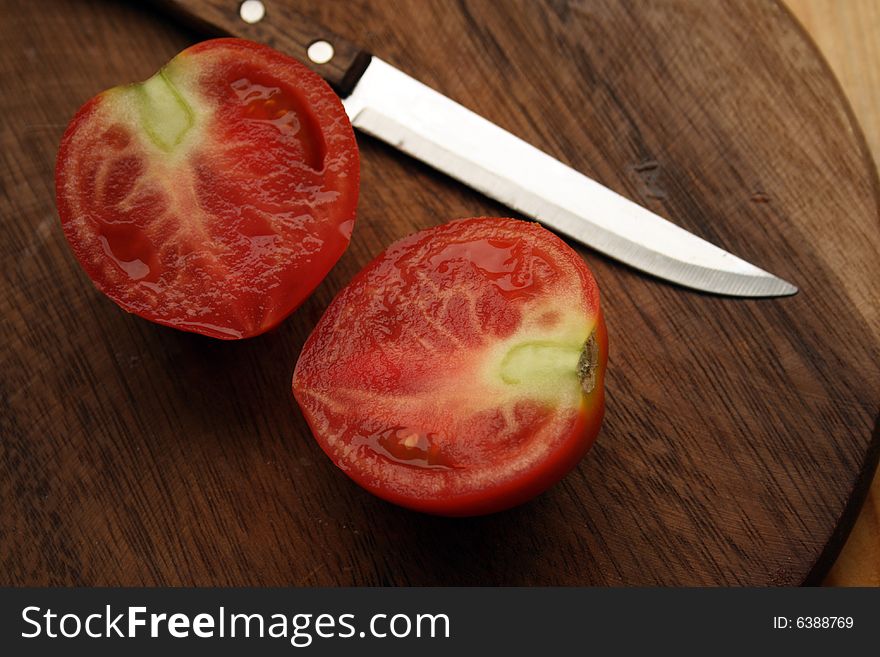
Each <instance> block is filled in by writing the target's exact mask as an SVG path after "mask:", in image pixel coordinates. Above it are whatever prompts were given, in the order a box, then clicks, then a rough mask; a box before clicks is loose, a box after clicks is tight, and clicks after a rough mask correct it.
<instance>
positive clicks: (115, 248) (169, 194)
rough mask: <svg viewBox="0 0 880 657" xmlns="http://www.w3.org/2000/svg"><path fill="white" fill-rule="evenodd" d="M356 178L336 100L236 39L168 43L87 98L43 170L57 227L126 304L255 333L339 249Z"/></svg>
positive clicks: (306, 74)
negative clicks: (136, 71) (161, 57)
mask: <svg viewBox="0 0 880 657" xmlns="http://www.w3.org/2000/svg"><path fill="white" fill-rule="evenodd" d="M358 183H359V169H358V151H357V144H356V142H355V138H354V133H353V131H352V128H351V124H350V123H349V121H348V117H347V116H346V114H345V111H344V109H343V107H342V103H341V102H340V101H339V98H338V97H337V96H336V94H334V93H333V91H332V90H331V89H330V87H329V86H328V85H327V83H326V82H324V80H322V79H321V78H320V77H319V76H318V75H316V74H315V73H312V72H311V71H309V70H308V69H307V68H306V67H305V66H303V65H302V64H300V63H298V62H297V61H295V60H293V59H291V58H289V57H287V56H285V55H282V54H281V53H279V52H276V51H274V50H272V49H271V48H269V47H267V46H262V45H259V44H256V43H251V42H249V41H244V40H241V39H216V40H213V41H205V42H203V43H199V44H197V45H195V46H192V47H191V48H188V49H187V50H184V51H183V52H181V53H180V54H179V55H177V56H176V57H175V58H174V59H172V60H171V61H170V62H169V63H168V64H167V65H166V66H165V67H164V68H163V69H162V70H161V71H159V72H158V73H157V74H156V75H154V76H153V77H151V78H150V79H148V80H146V81H145V82H142V83H140V84H131V85H127V86H122V87H115V88H113V89H110V90H108V91H105V92H103V93H101V94H99V95H97V96H96V97H95V98H93V99H91V100H90V101H88V102H87V103H86V104H85V105H84V106H83V107H82V108H80V110H79V111H78V112H77V114H76V116H75V117H74V118H73V120H72V121H71V123H70V125H69V126H68V128H67V131H66V132H65V133H64V137H63V138H62V141H61V147H60V150H59V152H58V160H57V165H56V170H55V185H56V196H57V203H58V211H59V214H60V216H61V223H62V226H63V228H64V233H65V235H66V237H67V240H68V242H69V243H70V246H71V248H72V250H73V252H74V254H75V255H76V258H77V259H78V260H79V262H80V264H81V265H82V267H83V268H84V269H85V271H86V272H87V273H88V275H89V276H90V277H91V279H92V280H93V281H94V283H95V285H96V286H97V287H98V289H99V290H101V291H102V292H104V293H105V294H106V295H107V296H109V297H110V298H111V299H113V301H115V302H116V303H117V304H119V305H120V306H121V307H122V308H124V309H125V310H127V311H129V312H133V313H136V314H137V315H140V316H141V317H144V318H146V319H149V320H152V321H154V322H158V323H159V324H164V325H167V326H172V327H174V328H178V329H182V330H185V331H194V332H197V333H202V334H205V335H209V336H212V337H216V338H224V339H235V338H245V337H249V336H253V335H257V334H259V333H263V332H265V331H267V330H269V329H271V328H273V327H274V326H276V325H277V324H278V323H279V322H280V321H281V320H283V319H284V318H285V317H286V316H287V315H288V314H290V313H291V312H292V311H293V310H294V309H295V308H296V307H297V306H298V305H299V304H300V303H301V302H302V301H303V300H304V299H305V298H306V297H307V296H308V295H309V294H310V293H311V291H312V290H313V289H314V288H315V287H316V286H317V284H318V283H319V282H320V281H321V279H323V278H324V276H325V275H326V274H327V272H328V271H329V270H330V268H331V267H332V266H333V265H334V264H335V263H336V261H337V260H338V259H339V257H340V256H341V255H342V253H343V252H344V251H345V249H346V247H347V246H348V242H349V239H350V237H351V232H352V228H353V226H354V218H355V207H356V205H357V196H358Z"/></svg>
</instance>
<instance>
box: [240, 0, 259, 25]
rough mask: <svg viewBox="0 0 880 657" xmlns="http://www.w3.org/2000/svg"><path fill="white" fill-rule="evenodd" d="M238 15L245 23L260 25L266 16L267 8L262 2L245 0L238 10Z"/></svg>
mask: <svg viewBox="0 0 880 657" xmlns="http://www.w3.org/2000/svg"><path fill="white" fill-rule="evenodd" d="M238 15H239V16H241V20H243V21H244V22H245V23H250V24H251V25H253V24H254V23H259V22H260V21H261V20H263V17H264V16H265V15H266V6H265V5H264V4H263V3H262V2H260V0H244V2H242V3H241V6H240V7H239V8H238Z"/></svg>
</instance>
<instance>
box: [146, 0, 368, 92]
mask: <svg viewBox="0 0 880 657" xmlns="http://www.w3.org/2000/svg"><path fill="white" fill-rule="evenodd" d="M159 4H161V5H163V6H165V7H167V8H168V9H169V10H171V11H172V12H173V13H175V14H177V15H178V16H179V17H180V18H182V19H184V20H186V21H187V22H189V23H191V24H192V25H193V26H194V27H197V28H200V29H204V30H206V31H207V32H209V33H212V34H216V35H220V34H223V35H228V36H235V37H241V38H244V39H250V40H251V41H259V42H261V43H265V44H266V45H269V46H271V47H273V48H275V49H277V50H280V51H282V52H284V53H286V54H288V55H292V56H293V57H295V58H296V59H298V60H299V61H301V62H302V63H303V64H305V65H306V66H308V67H309V68H310V69H312V70H313V71H314V72H315V73H317V74H318V75H320V76H321V77H322V78H324V79H325V80H327V82H329V83H330V85H331V86H332V87H333V88H334V89H335V90H336V93H338V94H339V95H340V96H341V97H343V98H345V97H346V96H348V95H349V94H350V93H351V92H352V90H353V89H354V87H355V85H356V84H357V82H358V80H359V79H360V77H361V76H362V75H363V74H364V71H366V70H367V66H368V65H369V63H370V53H368V52H366V51H365V50H361V49H360V48H358V47H357V46H355V45H354V44H353V43H351V42H349V41H346V40H345V39H343V38H342V37H339V36H337V35H336V34H334V33H333V32H331V31H330V30H328V29H327V28H325V27H324V26H323V25H321V24H320V23H317V22H315V21H313V20H312V19H310V18H308V17H307V16H304V15H303V14H301V13H299V12H298V11H296V10H294V9H291V8H290V7H289V6H288V5H287V3H285V2H281V1H280V0H275V1H274V2H273V1H272V0H261V1H260V2H259V3H256V4H255V3H254V2H253V0H251V1H250V2H249V3H248V2H240V1H239V0H161V1H160V2H159ZM245 5H247V6H245ZM260 5H262V11H261V10H260ZM248 9H250V10H251V13H250V14H249V13H248ZM245 17H247V18H249V19H250V20H254V19H255V18H256V19H257V20H256V21H255V22H248V21H247V20H245ZM258 17H259V18H258ZM321 41H324V42H326V43H328V44H330V46H332V50H330V51H329V52H330V53H332V56H331V57H330V59H329V60H328V61H323V60H324V59H325V58H326V55H327V54H328V49H327V48H326V47H323V50H321V49H320V46H319V47H318V48H315V49H313V50H312V56H310V52H309V50H310V47H312V46H313V44H315V43H317V42H321ZM319 55H322V56H319Z"/></svg>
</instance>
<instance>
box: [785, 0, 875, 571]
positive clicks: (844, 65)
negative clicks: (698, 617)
mask: <svg viewBox="0 0 880 657" xmlns="http://www.w3.org/2000/svg"><path fill="white" fill-rule="evenodd" d="M786 2H787V5H788V7H789V8H790V9H791V10H792V13H794V15H795V17H796V18H797V19H798V20H799V21H800V22H801V23H802V24H803V26H804V27H805V28H806V30H807V32H809V34H810V36H812V37H813V39H814V40H815V41H816V44H817V45H818V46H819V50H821V51H822V54H823V55H825V57H826V58H827V59H828V63H829V64H830V66H831V68H832V69H833V71H834V73H835V75H836V76H837V78H838V80H839V81H840V84H841V86H842V87H843V90H844V92H845V93H846V95H847V97H848V98H849V100H850V103H851V104H852V108H853V111H854V112H855V115H856V117H857V118H858V120H859V124H860V125H861V126H862V128H863V129H864V131H865V137H866V139H867V142H868V145H869V147H870V149H871V152H872V154H873V156H874V161H875V162H877V160H878V158H880V42H878V41H877V38H876V35H877V34H878V32H880V3H877V2H876V1H875V0H848V1H847V2H838V1H836V0H786ZM845 264H846V263H845V262H840V263H838V266H845ZM874 329H875V330H880V325H878V324H874ZM825 583H826V584H830V585H837V586H880V477H878V476H876V475H875V477H874V483H873V484H872V485H871V490H870V492H869V494H868V498H867V499H866V501H865V505H864V507H863V508H862V511H861V512H860V513H859V518H858V520H857V521H856V524H855V526H854V527H853V531H852V534H851V535H850V537H849V539H848V541H847V543H846V545H845V546H844V548H843V550H842V552H841V554H840V556H839V557H838V559H837V561H836V562H835V564H834V567H833V568H832V569H831V572H830V573H829V574H828V577H827V578H826V579H825Z"/></svg>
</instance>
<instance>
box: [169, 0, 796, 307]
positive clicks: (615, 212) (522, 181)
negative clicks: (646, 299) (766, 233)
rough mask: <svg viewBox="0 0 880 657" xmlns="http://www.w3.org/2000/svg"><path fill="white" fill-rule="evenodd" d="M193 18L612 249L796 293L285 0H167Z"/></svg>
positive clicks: (385, 136)
mask: <svg viewBox="0 0 880 657" xmlns="http://www.w3.org/2000/svg"><path fill="white" fill-rule="evenodd" d="M160 4H162V5H164V6H166V7H168V8H169V9H172V10H173V11H174V12H175V13H177V14H178V15H180V16H181V17H183V18H185V19H187V20H188V21H189V22H191V23H193V24H194V25H196V26H198V27H200V28H202V29H206V30H208V31H210V32H213V33H217V34H228V35H232V36H237V37H243V38H246V39H250V40H252V41H260V42H263V43H266V44H268V45H269V46H272V47H273V48H276V49H278V50H281V51H284V52H287V53H288V54H290V55H292V56H294V57H296V58H297V59H298V60H300V61H302V62H303V63H304V64H306V65H307V66H309V68H311V69H312V70H313V71H315V72H316V73H318V74H319V75H321V76H322V77H323V78H324V79H325V80H327V81H328V82H329V83H330V85H331V86H332V87H333V88H334V89H335V91H336V92H337V93H338V94H339V96H340V97H341V98H342V103H343V105H344V106H345V110H346V112H347V113H348V116H349V119H350V120H351V123H352V125H353V126H354V127H355V128H357V129H359V130H361V131H363V132H365V133H367V134H369V135H372V136H374V137H377V138H378V139H380V140H382V141H385V142H387V143H388V144H390V145H392V146H393V147H395V148H397V149H399V150H401V151H403V152H405V153H407V154H409V155H411V156H413V157H415V158H417V159H419V160H421V161H423V162H425V163H426V164H428V165H429V166H431V167H433V168H435V169H437V170H439V171H442V172H443V173H445V174H447V175H449V176H451V177H452V178H455V179H456V180H459V181H461V182H462V183H464V184H465V185H468V186H470V187H472V188H473V189H476V190H478V191H480V192H482V193H483V194H485V195H486V196H489V197H491V198H493V199H495V200H496V201H500V202H501V203H503V204H504V205H506V206H508V207H510V208H513V209H514V210H517V211H519V212H521V213H523V214H525V215H528V216H530V217H533V218H535V219H537V220H538V221H540V222H541V223H543V224H545V225H546V226H548V227H550V228H552V229H554V230H556V231H558V232H560V233H562V234H564V235H567V236H568V237H570V238H573V239H575V240H577V241H579V242H582V243H583V244H586V245H587V246H590V247H592V248H594V249H595V250H597V251H600V252H601V253H604V254H605V255H607V256H610V257H611V258H614V259H616V260H619V261H621V262H624V263H626V264H628V265H630V266H632V267H634V268H636V269H639V270H641V271H643V272H646V273H648V274H652V275H654V276H656V277H658V278H662V279H665V280H667V281H671V282H673V283H677V284H679V285H682V286H685V287H689V288H692V289H695V290H700V291H703V292H711V293H715V294H721V295H729V296H738V297H775V296H786V295H791V294H795V293H796V292H797V288H796V287H795V286H794V285H792V284H791V283H788V282H786V281H784V280H782V279H781V278H778V277H776V276H774V275H773V274H770V273H769V272H766V271H764V270H763V269H759V268H758V267H755V266H754V265H752V264H750V263H748V262H746V261H745V260H742V259H741V258H738V257H736V256H735V255H733V254H731V253H728V252H727V251H725V250H723V249H721V248H719V247H717V246H715V245H714V244H711V243H709V242H707V241H706V240H703V239H701V238H699V237H697V236H696V235H693V234H692V233H689V232H688V231H686V230H684V229H683V228H681V227H679V226H677V225H675V224H674V223H672V222H670V221H668V220H666V219H664V218H663V217H660V216H659V215H656V214H654V213H653V212H650V211H649V210H647V209H645V208H644V207H642V206H641V205H638V204H637V203H634V202H632V201H630V200H629V199H627V198H625V197H624V196H621V195H620V194H618V193H616V192H614V191H612V190H610V189H608V188H607V187H604V186H602V185H601V184H599V183H598V182H596V181H594V180H591V179H590V178H588V177H587V176H585V175H583V174H581V173H579V172H578V171H576V170H574V169H572V168H571V167H569V166H566V165H565V164H563V163H562V162H560V161H559V160H556V159H555V158H553V157H551V156H550V155H547V154H546V153H544V152H543V151H541V150H539V149H537V148H535V147H534V146H531V145H530V144H528V143H526V142H525V141H523V140H522V139H519V138H518V137H516V136H514V135H512V134H511V133H509V132H507V131H506V130H503V129H502V128H499V127H498V126H496V125H495V124H493V123H491V122H490V121H487V120H486V119H484V118H482V117H481V116H479V115H477V114H476V113H474V112H472V111H470V110H468V109H467V108H465V107H463V106H462V105H459V104H458V103H456V102H455V101H453V100H451V99H449V98H447V97H446V96H444V95H443V94H441V93H438V92H437V91H434V90H433V89H431V88H430V87H428V86H426V85H424V84H422V83H420V82H418V81H417V80H415V79H414V78H412V77H410V76H409V75H407V74H406V73H403V72H402V71H400V70H398V69H397V68H395V67H394V66H392V65H391V64H388V63H387V62H385V61H383V60H382V59H380V58H378V57H376V56H373V55H371V54H369V53H368V52H366V51H364V50H361V49H360V48H358V47H357V46H355V45H353V44H351V43H350V42H348V41H346V40H345V39H343V38H341V37H339V36H338V35H336V34H334V33H333V32H331V31H330V30H328V29H326V28H325V27H323V26H322V25H320V24H318V23H316V22H315V21H313V20H311V19H310V18H308V17H307V16H304V15H302V14H300V13H299V12H297V11H295V10H294V9H292V8H290V7H289V6H287V5H286V4H285V3H283V2H270V1H269V0H245V1H244V2H238V1H236V0H163V1H162V2H160Z"/></svg>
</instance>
